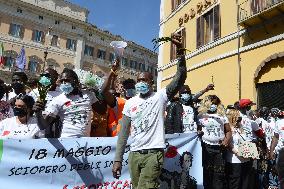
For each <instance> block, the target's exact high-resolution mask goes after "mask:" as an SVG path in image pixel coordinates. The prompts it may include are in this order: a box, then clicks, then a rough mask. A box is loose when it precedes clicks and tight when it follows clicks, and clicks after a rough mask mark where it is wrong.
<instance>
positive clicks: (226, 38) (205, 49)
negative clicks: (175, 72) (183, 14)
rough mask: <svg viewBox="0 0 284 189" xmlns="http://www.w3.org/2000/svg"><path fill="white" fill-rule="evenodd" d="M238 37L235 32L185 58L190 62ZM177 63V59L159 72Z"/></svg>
mask: <svg viewBox="0 0 284 189" xmlns="http://www.w3.org/2000/svg"><path fill="white" fill-rule="evenodd" d="M245 32H246V30H245V29H243V30H241V31H240V34H239V35H240V36H242V35H243V34H244V33H245ZM237 37H238V32H235V33H232V34H230V35H227V36H225V37H223V38H220V39H218V40H217V41H213V42H211V43H208V44H206V45H204V46H202V47H200V48H199V49H197V50H195V51H193V52H192V53H189V54H187V55H186V56H185V58H186V59H187V60H188V59H190V58H193V57H195V56H198V55H199V54H201V53H203V52H206V51H208V50H210V49H212V48H214V47H217V46H219V45H222V44H224V43H227V42H229V41H231V40H234V39H236V38H237ZM177 61H178V60H177V59H175V60H173V61H171V62H170V63H168V64H166V65H163V66H161V67H159V68H158V71H163V70H166V69H168V68H170V67H172V66H175V65H176V64H177Z"/></svg>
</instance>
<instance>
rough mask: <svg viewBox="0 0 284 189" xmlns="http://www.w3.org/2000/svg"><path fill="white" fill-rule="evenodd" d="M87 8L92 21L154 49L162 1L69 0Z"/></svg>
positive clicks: (129, 39)
mask: <svg viewBox="0 0 284 189" xmlns="http://www.w3.org/2000/svg"><path fill="white" fill-rule="evenodd" d="M69 1H70V2H71V3H74V4H77V5H80V6H82V7H85V8H87V9H88V10H89V11H90V13H89V22H90V23H92V24H95V25H96V26H98V27H99V28H101V29H103V30H108V31H110V32H111V33H113V34H115V35H121V36H122V37H123V38H124V39H126V40H128V41H134V42H135V43H137V44H139V45H142V46H144V47H146V48H149V49H151V50H153V44H152V43H151V40H152V39H153V38H155V37H158V36H159V20H160V0H69Z"/></svg>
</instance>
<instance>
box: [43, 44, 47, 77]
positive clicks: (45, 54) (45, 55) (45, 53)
mask: <svg viewBox="0 0 284 189" xmlns="http://www.w3.org/2000/svg"><path fill="white" fill-rule="evenodd" d="M47 50H48V47H46V48H45V51H44V52H43V53H44V56H43V58H44V62H43V68H42V72H44V69H45V65H46V57H47V55H48V52H47Z"/></svg>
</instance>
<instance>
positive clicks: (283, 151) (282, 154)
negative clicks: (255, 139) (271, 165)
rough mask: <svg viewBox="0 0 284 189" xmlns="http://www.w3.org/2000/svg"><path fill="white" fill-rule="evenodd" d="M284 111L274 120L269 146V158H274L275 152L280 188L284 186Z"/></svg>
mask: <svg viewBox="0 0 284 189" xmlns="http://www.w3.org/2000/svg"><path fill="white" fill-rule="evenodd" d="M283 117H284V112H283V113H282V118H281V119H279V120H278V121H277V122H276V126H275V130H274V137H273V138H272V142H271V147H270V159H272V160H275V154H277V156H278V157H277V169H278V170H277V171H278V176H279V182H280V186H281V189H283V188H284V118H283Z"/></svg>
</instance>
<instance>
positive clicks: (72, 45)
mask: <svg viewBox="0 0 284 189" xmlns="http://www.w3.org/2000/svg"><path fill="white" fill-rule="evenodd" d="M76 46H77V41H76V40H74V39H67V42H66V49H68V50H72V51H76Z"/></svg>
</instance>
